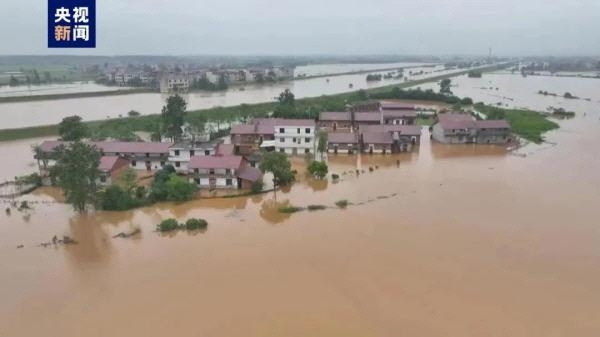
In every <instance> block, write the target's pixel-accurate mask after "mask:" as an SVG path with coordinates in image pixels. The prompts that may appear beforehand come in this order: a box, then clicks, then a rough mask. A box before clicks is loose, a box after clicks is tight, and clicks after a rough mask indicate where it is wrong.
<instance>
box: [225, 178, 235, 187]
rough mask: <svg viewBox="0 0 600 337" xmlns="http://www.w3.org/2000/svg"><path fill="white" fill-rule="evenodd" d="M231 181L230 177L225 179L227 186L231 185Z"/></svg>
mask: <svg viewBox="0 0 600 337" xmlns="http://www.w3.org/2000/svg"><path fill="white" fill-rule="evenodd" d="M232 183H233V182H232V181H231V179H225V185H227V186H231V185H232Z"/></svg>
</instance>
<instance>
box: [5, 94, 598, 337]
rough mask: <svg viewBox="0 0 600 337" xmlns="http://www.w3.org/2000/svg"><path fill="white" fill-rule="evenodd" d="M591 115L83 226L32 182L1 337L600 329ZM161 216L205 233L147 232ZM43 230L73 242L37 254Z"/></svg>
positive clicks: (10, 246) (337, 163) (342, 160)
mask: <svg viewBox="0 0 600 337" xmlns="http://www.w3.org/2000/svg"><path fill="white" fill-rule="evenodd" d="M459 88H460V85H459ZM598 117H600V116H599V114H598V112H597V111H588V113H587V116H583V115H578V116H577V117H575V118H574V119H571V120H564V121H561V122H560V124H561V129H559V130H555V131H552V132H550V133H548V134H547V138H548V140H549V141H550V142H552V143H556V144H557V145H555V146H551V145H548V144H546V145H542V146H539V147H536V146H528V147H526V148H525V149H523V150H522V152H523V153H526V154H528V155H527V156H526V157H520V156H516V155H512V154H510V153H507V152H506V151H505V150H504V149H503V148H499V147H494V146H485V145H480V146H477V145H468V146H446V145H440V144H431V143H430V141H429V139H428V137H427V134H426V135H425V136H424V137H423V138H424V139H423V143H422V144H421V146H420V149H419V150H418V151H415V152H413V153H407V154H401V155H393V156H392V155H387V156H377V155H374V156H362V157H361V158H360V159H358V158H357V157H355V156H330V157H329V165H330V172H336V173H339V174H341V181H340V182H338V183H332V182H331V181H329V182H326V181H313V180H311V179H307V178H302V179H300V181H299V182H298V183H296V184H295V185H293V186H292V187H291V188H287V189H284V190H283V191H279V192H277V197H276V200H275V197H274V195H273V193H270V194H265V195H260V196H253V197H240V198H232V199H212V200H205V199H203V200H196V201H193V202H189V203H184V204H170V203H165V204H160V205H157V206H153V207H148V208H142V209H138V210H135V211H130V212H98V213H92V214H89V215H86V216H79V215H75V214H73V213H72V211H71V210H70V208H69V207H68V206H66V205H64V204H61V203H57V200H58V201H60V200H61V198H60V195H59V193H57V192H56V191H55V190H52V189H40V190H38V191H36V192H35V193H34V194H33V195H29V196H25V197H23V199H26V200H29V201H36V202H38V203H35V204H33V207H34V209H33V210H32V211H31V212H29V213H28V214H26V213H21V212H18V211H15V210H13V213H12V214H11V215H10V216H7V215H5V213H4V212H2V213H1V214H0V265H2V268H0V280H1V284H2V287H0V298H2V301H1V302H0V335H1V336H34V335H48V336H107V335H114V336H165V335H181V336H244V337H246V336H457V337H459V336H460V337H465V336H473V337H475V336H477V337H479V336H512V337H519V336H523V337H532V336H540V337H542V336H543V337H546V336H584V337H585V336H590V337H592V336H597V335H598V331H600V269H598V266H599V265H600V226H599V225H598V219H599V218H600V208H598V202H599V200H600V196H599V194H598V191H600V175H599V174H598V169H599V168H600V147H598V146H597V143H598V137H599V135H600V121H599V120H598ZM5 144H7V143H2V146H1V147H0V148H3V147H4V145H5ZM27 146H28V144H27V142H19V143H17V144H12V146H11V148H12V149H13V150H8V149H4V150H0V154H2V155H3V156H5V157H7V158H11V160H13V159H14V161H21V158H19V157H18V155H17V153H18V152H20V151H21V150H22V149H25V148H27ZM11 151H12V152H11ZM11 154H12V155H14V156H11ZM397 160H400V165H399V166H398V165H397ZM294 164H295V166H296V167H301V160H296V161H295V162H294ZM357 164H359V165H360V168H361V169H362V170H364V171H365V173H362V174H360V175H359V176H358V177H357V176H356V175H355V174H354V173H348V172H350V171H354V170H355V169H356V167H357ZM25 165H26V164H25ZM369 167H373V169H374V170H373V172H369ZM2 170H10V166H8V167H6V166H2ZM344 172H345V174H344ZM340 199H348V200H349V201H350V202H352V203H354V205H351V206H349V207H348V208H347V209H346V210H339V209H337V208H335V206H334V203H335V201H337V200H340ZM285 203H290V204H293V205H297V206H307V205H309V204H324V205H328V206H331V208H329V209H326V210H323V211H317V212H308V211H305V212H300V213H296V214H291V215H290V214H281V213H278V212H277V211H276V210H277V207H278V206H279V205H282V204H285ZM168 217H176V218H177V219H179V220H180V221H184V220H185V219H187V218H190V217H201V218H205V219H207V220H208V222H209V228H208V230H207V231H206V232H204V233H185V232H180V233H177V234H174V235H166V236H163V235H159V234H157V233H155V232H153V228H154V225H155V224H156V223H158V222H160V221H161V220H162V219H164V218H168ZM133 228H140V229H141V230H142V233H141V235H139V236H137V237H134V238H130V239H121V238H112V235H115V234H117V233H119V232H127V231H130V230H132V229H133ZM53 235H59V236H60V235H69V236H71V237H73V238H75V239H76V240H77V241H79V244H77V245H73V246H67V247H62V246H58V247H48V248H41V247H36V245H37V244H38V243H40V242H43V241H48V240H50V239H51V238H52V236H53ZM19 244H23V245H24V248H20V249H17V248H16V247H17V245H19Z"/></svg>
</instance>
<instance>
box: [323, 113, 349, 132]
mask: <svg viewBox="0 0 600 337" xmlns="http://www.w3.org/2000/svg"><path fill="white" fill-rule="evenodd" d="M352 124H353V121H352V113H351V112H349V111H325V112H321V113H320V114H319V123H318V125H319V127H321V128H325V129H327V130H331V131H333V132H336V131H338V130H343V131H350V129H351V128H352Z"/></svg>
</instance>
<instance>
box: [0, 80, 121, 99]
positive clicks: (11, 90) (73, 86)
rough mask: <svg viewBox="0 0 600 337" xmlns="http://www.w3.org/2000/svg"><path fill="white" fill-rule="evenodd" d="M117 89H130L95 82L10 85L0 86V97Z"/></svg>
mask: <svg viewBox="0 0 600 337" xmlns="http://www.w3.org/2000/svg"><path fill="white" fill-rule="evenodd" d="M117 89H128V88H127V87H109V86H106V85H101V84H96V83H93V82H74V83H54V84H44V85H30V86H26V85H20V86H16V87H11V86H8V85H4V86H0V97H8V96H37V95H57V94H70V93H78V92H98V91H112V90H117Z"/></svg>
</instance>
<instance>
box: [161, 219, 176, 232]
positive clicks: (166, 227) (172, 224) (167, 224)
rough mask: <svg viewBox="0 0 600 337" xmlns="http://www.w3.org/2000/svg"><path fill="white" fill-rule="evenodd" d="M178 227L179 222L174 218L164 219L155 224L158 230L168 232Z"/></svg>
mask: <svg viewBox="0 0 600 337" xmlns="http://www.w3.org/2000/svg"><path fill="white" fill-rule="evenodd" d="M177 229H179V223H177V220H175V219H165V220H163V221H162V222H161V223H159V224H158V225H157V226H156V230H157V231H159V232H170V231H174V230H177Z"/></svg>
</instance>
